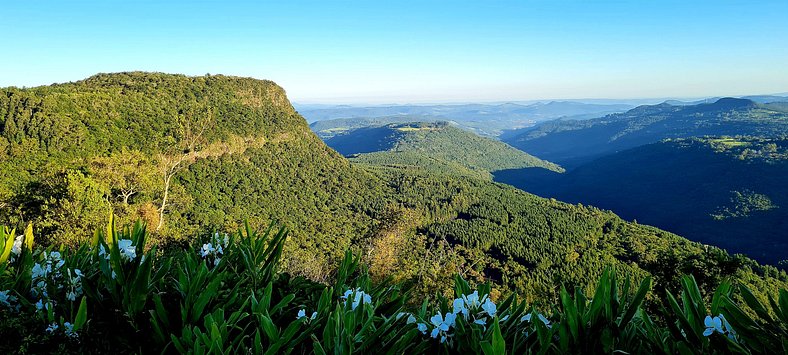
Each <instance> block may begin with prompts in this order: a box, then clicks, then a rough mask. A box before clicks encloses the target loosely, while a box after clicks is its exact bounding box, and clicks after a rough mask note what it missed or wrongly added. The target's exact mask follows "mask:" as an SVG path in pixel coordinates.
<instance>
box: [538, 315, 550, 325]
mask: <svg viewBox="0 0 788 355" xmlns="http://www.w3.org/2000/svg"><path fill="white" fill-rule="evenodd" d="M536 316H537V317H539V320H540V321H542V323H544V325H546V326H547V327H548V328H551V327H552V326H551V325H550V320H549V319H547V317H545V316H543V315H542V314H541V313H539V314H537V315H536Z"/></svg>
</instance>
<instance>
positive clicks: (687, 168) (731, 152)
mask: <svg viewBox="0 0 788 355" xmlns="http://www.w3.org/2000/svg"><path fill="white" fill-rule="evenodd" d="M787 153H788V141H786V139H784V138H759V137H720V138H685V139H674V140H666V141H663V142H660V143H654V144H648V145H644V146H641V147H637V148H633V149H629V150H624V151H621V152H618V153H615V154H611V155H607V156H605V157H603V158H599V159H597V160H594V161H593V162H591V163H588V164H585V165H582V166H580V167H578V168H576V169H574V170H572V171H570V172H568V173H565V174H541V175H537V174H530V173H529V172H528V171H525V170H512V171H501V172H498V173H496V180H497V181H501V182H506V183H510V184H512V185H514V186H518V187H521V188H523V189H527V190H528V191H530V192H533V193H536V194H538V195H540V196H546V197H554V198H557V199H560V200H563V201H569V202H575V203H577V202H582V203H588V204H593V205H594V206H598V207H602V208H606V209H610V210H613V211H616V213H618V214H620V215H621V216H622V217H624V218H627V219H637V221H638V222H641V223H646V224H650V225H655V226H659V227H660V228H663V229H666V230H669V231H672V232H675V233H677V234H679V235H682V236H685V237H687V238H690V239H692V240H695V241H699V242H702V243H707V244H712V245H716V246H719V247H723V248H725V249H727V250H728V251H730V252H734V253H745V254H747V255H748V256H751V257H753V258H755V259H758V260H759V261H761V262H766V263H769V264H772V265H778V263H780V262H781V261H782V260H783V259H785V258H786V257H788V256H786V254H785V251H786V250H788V240H786V239H785V236H786V235H788V224H786V217H788V215H786V213H788V210H786V207H788V190H787V189H786V187H785V184H784V177H785V176H786V174H788V164H786V162H788V160H786V158H787V157H788V155H787Z"/></svg>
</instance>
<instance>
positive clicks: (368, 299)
mask: <svg viewBox="0 0 788 355" xmlns="http://www.w3.org/2000/svg"><path fill="white" fill-rule="evenodd" d="M351 295H352V296H353V301H352V302H351V305H350V308H351V309H352V310H354V311H355V310H356V308H357V307H358V305H360V304H372V296H370V295H369V294H367V293H365V292H364V291H361V289H360V288H356V289H353V290H347V291H345V293H344V294H343V295H342V296H341V297H340V298H341V299H344V300H347V299H350V296H351Z"/></svg>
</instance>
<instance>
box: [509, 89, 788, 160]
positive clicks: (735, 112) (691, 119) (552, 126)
mask: <svg viewBox="0 0 788 355" xmlns="http://www.w3.org/2000/svg"><path fill="white" fill-rule="evenodd" d="M786 133H788V113H786V112H785V111H784V110H781V109H780V107H779V104H771V103H770V104H758V103H756V102H754V101H752V100H747V99H734V98H722V99H719V100H717V101H715V102H713V103H703V104H697V105H682V106H674V105H670V104H667V103H663V104H659V105H652V106H640V107H637V108H634V109H632V110H630V111H627V112H625V113H620V114H611V115H607V116H605V117H601V118H596V119H591V120H586V121H567V120H563V121H561V120H559V121H552V122H547V123H544V124H542V125H540V126H538V127H536V128H535V129H533V130H530V131H527V132H524V133H522V134H520V135H518V136H515V137H513V138H509V139H507V140H506V142H507V143H509V144H511V145H513V146H515V147H517V148H520V149H522V150H524V151H527V152H529V153H531V154H534V155H536V156H538V157H541V158H543V159H547V160H550V161H554V162H557V163H560V164H570V165H577V164H579V163H582V162H587V161H590V160H591V159H593V158H594V157H599V156H602V155H604V154H609V153H613V152H616V151H620V150H623V149H628V148H633V147H636V146H640V145H643V144H649V143H656V142H659V141H660V140H662V139H666V138H686V137H694V136H706V135H709V136H724V135H729V136H733V135H753V136H775V135H782V134H786Z"/></svg>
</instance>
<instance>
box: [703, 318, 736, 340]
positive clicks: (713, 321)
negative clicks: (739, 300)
mask: <svg viewBox="0 0 788 355" xmlns="http://www.w3.org/2000/svg"><path fill="white" fill-rule="evenodd" d="M703 324H704V325H705V326H706V330H704V331H703V336H710V335H712V334H714V333H715V332H716V333H720V334H723V335H725V334H727V335H728V338H730V339H734V338H735V336H736V332H735V331H734V330H733V328H732V327H731V325H730V323H728V320H727V319H725V316H723V315H722V314H720V315H719V316H717V317H713V318H712V317H711V316H706V319H704V320H703Z"/></svg>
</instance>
